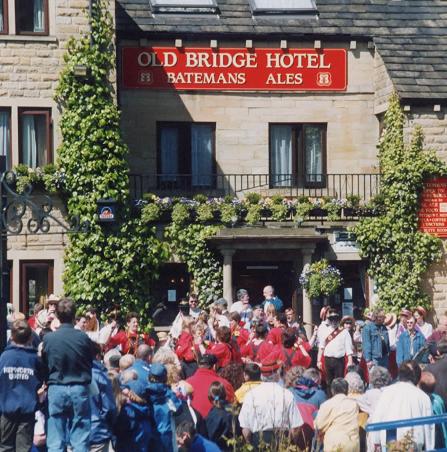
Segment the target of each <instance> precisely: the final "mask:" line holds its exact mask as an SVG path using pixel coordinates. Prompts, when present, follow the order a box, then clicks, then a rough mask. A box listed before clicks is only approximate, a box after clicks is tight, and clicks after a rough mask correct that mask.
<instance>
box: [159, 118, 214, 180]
mask: <svg viewBox="0 0 447 452" xmlns="http://www.w3.org/2000/svg"><path fill="white" fill-rule="evenodd" d="M192 124H196V125H201V124H203V125H209V126H212V127H214V130H213V132H214V133H213V141H212V147H213V149H212V152H213V154H212V165H213V172H212V174H216V123H214V122H203V121H157V173H158V174H161V173H162V171H161V139H160V137H161V129H162V127H176V128H178V129H179V131H180V137H183V138H185V139H184V140H182V144H181V145H180V148H179V156H178V157H180V159H179V171H178V172H179V174H191V144H190V142H191V138H190V137H191V125H192ZM188 140H189V143H188V144H186V143H187V142H188ZM182 151H186V153H185V154H184V155H183V158H181V153H182Z"/></svg>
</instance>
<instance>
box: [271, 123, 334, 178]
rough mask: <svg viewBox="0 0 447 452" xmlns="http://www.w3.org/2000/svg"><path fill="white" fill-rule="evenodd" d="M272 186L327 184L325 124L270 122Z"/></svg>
mask: <svg viewBox="0 0 447 452" xmlns="http://www.w3.org/2000/svg"><path fill="white" fill-rule="evenodd" d="M269 153H270V181H271V185H272V186H273V187H289V186H291V185H299V186H305V187H324V186H325V184H326V177H325V174H326V124H270V152H269Z"/></svg>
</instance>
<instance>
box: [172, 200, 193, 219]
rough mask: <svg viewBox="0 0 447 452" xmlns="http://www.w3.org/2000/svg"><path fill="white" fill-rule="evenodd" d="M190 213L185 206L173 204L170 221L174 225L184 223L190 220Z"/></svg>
mask: <svg viewBox="0 0 447 452" xmlns="http://www.w3.org/2000/svg"><path fill="white" fill-rule="evenodd" d="M190 216H191V214H190V211H189V208H188V206H187V205H186V204H181V203H178V204H175V205H174V207H173V208H172V221H173V222H174V223H175V224H183V223H186V221H188V220H189V219H190Z"/></svg>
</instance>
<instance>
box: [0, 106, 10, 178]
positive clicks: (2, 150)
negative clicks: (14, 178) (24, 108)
mask: <svg viewBox="0 0 447 452" xmlns="http://www.w3.org/2000/svg"><path fill="white" fill-rule="evenodd" d="M0 155H4V156H5V157H6V168H7V169H10V168H11V111H10V110H9V109H3V108H0Z"/></svg>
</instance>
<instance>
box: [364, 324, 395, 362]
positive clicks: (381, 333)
mask: <svg viewBox="0 0 447 452" xmlns="http://www.w3.org/2000/svg"><path fill="white" fill-rule="evenodd" d="M382 338H383V340H382ZM362 351H363V357H364V358H365V361H366V362H369V361H372V360H378V359H381V358H384V357H385V356H387V355H388V354H389V352H390V338H389V336H388V330H387V328H386V326H385V325H376V324H375V323H374V322H368V323H367V324H366V325H365V326H364V327H363V330H362ZM384 351H385V353H384Z"/></svg>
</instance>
